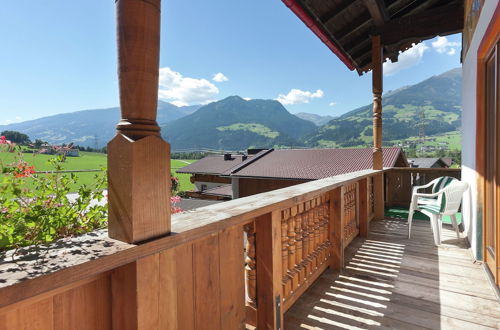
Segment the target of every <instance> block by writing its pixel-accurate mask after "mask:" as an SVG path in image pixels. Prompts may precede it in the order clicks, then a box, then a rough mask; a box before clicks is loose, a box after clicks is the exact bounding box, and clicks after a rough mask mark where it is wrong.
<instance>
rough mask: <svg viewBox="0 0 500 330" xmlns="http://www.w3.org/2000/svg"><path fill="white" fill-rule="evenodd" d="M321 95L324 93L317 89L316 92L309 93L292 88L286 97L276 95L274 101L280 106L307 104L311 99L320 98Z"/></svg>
mask: <svg viewBox="0 0 500 330" xmlns="http://www.w3.org/2000/svg"><path fill="white" fill-rule="evenodd" d="M323 95H324V93H323V91H322V90H321V89H318V90H317V91H316V92H309V91H303V90H300V89H295V88H294V89H292V90H290V92H288V94H287V95H284V94H280V95H278V97H277V98H276V100H277V101H279V102H280V103H281V104H300V103H309V101H310V100H311V99H316V98H322V97H323Z"/></svg>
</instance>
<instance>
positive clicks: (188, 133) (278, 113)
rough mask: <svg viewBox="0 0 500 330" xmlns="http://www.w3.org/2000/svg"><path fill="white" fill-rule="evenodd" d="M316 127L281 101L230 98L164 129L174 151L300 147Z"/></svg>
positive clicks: (203, 108) (171, 123)
mask: <svg viewBox="0 0 500 330" xmlns="http://www.w3.org/2000/svg"><path fill="white" fill-rule="evenodd" d="M315 129H316V126H315V125H314V124H313V123H312V122H309V121H307V120H303V119H300V118H298V117H296V116H294V115H292V114H290V113H289V112H288V111H287V110H286V109H285V108H284V107H283V105H281V103H279V102H278V101H274V100H250V101H246V100H244V99H242V98H241V97H239V96H230V97H227V98H225V99H223V100H221V101H218V102H213V103H210V104H207V105H206V106H204V107H201V108H200V109H198V111H196V112H195V113H193V114H191V115H188V116H185V117H183V118H180V119H178V120H176V121H173V122H170V123H168V124H166V125H165V126H163V127H162V134H163V136H164V137H165V139H166V140H167V141H169V142H170V144H171V145H172V149H173V150H176V149H177V150H178V149H193V148H214V149H233V150H238V149H246V148H248V147H272V146H301V145H302V143H301V142H300V140H301V139H302V138H303V137H304V136H306V135H308V134H311V133H312V132H314V130H315Z"/></svg>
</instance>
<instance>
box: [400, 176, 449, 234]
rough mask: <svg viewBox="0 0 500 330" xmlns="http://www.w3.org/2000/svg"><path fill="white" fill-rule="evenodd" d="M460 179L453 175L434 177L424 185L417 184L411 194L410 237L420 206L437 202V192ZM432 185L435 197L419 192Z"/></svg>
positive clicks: (409, 213)
mask: <svg viewBox="0 0 500 330" xmlns="http://www.w3.org/2000/svg"><path fill="white" fill-rule="evenodd" d="M454 181H458V180H457V179H455V178H453V177H451V176H442V177H440V178H437V179H434V180H432V181H431V182H429V183H428V184H426V185H423V186H415V187H413V191H412V194H411V203H410V209H409V210H408V238H410V234H411V223H412V221H413V214H414V213H415V211H420V208H419V206H422V205H427V204H435V203H436V202H437V198H438V197H437V196H438V195H436V193H438V192H439V191H441V190H442V189H443V188H444V187H446V186H447V185H449V184H450V183H452V182H454ZM429 187H432V189H431V191H432V194H430V195H433V196H434V197H429V194H425V196H426V197H423V196H422V194H419V193H418V191H419V190H421V189H425V188H429Z"/></svg>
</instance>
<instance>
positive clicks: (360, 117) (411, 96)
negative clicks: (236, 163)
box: [305, 68, 462, 147]
mask: <svg viewBox="0 0 500 330" xmlns="http://www.w3.org/2000/svg"><path fill="white" fill-rule="evenodd" d="M461 72H462V71H461V69H459V68H458V69H453V70H451V71H448V72H445V73H443V74H441V75H438V76H433V77H431V78H429V79H427V80H424V81H422V82H420V83H418V84H416V85H412V86H407V87H404V88H400V89H398V90H395V91H391V92H389V93H387V94H386V95H384V96H383V98H382V102H383V114H382V118H383V119H382V121H383V141H384V142H386V143H387V144H391V143H390V141H394V140H401V139H407V138H410V137H412V136H418V135H419V130H420V128H421V127H422V126H423V130H424V132H425V135H426V136H429V135H434V134H439V133H445V132H453V131H456V130H458V129H459V127H460V125H461V111H462V108H461V80H462V75H461ZM371 141H372V105H371V104H369V105H366V106H364V107H361V108H358V109H355V110H353V111H350V112H348V113H346V114H344V115H342V116H340V117H338V118H335V119H333V120H331V121H330V122H328V124H326V125H324V126H322V127H320V128H319V129H318V130H317V131H316V132H315V133H313V134H311V135H309V136H308V137H306V138H305V143H306V144H307V145H309V146H314V147H348V146H359V145H364V144H370V143H371Z"/></svg>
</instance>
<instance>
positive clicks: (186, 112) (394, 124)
mask: <svg viewBox="0 0 500 330" xmlns="http://www.w3.org/2000/svg"><path fill="white" fill-rule="evenodd" d="M461 78H462V77H461V69H454V70H451V71H448V72H445V73H443V74H441V75H438V76H433V77H431V78H429V79H427V80H425V81H422V82H421V83H418V84H416V85H412V86H405V87H402V88H399V89H397V90H394V91H390V92H388V93H386V94H385V95H384V97H383V140H384V143H385V145H393V144H394V143H396V142H397V143H402V142H404V141H403V140H406V142H405V143H403V145H405V144H408V143H407V142H408V141H413V143H415V140H416V139H415V137H417V136H418V135H419V132H420V130H421V128H422V127H423V131H424V133H425V135H426V136H432V135H435V134H440V136H439V137H436V138H435V139H434V138H433V139H430V140H433V141H427V142H426V143H430V144H432V143H434V144H437V143H441V144H447V145H448V147H449V148H450V149H452V148H453V149H456V148H459V144H460V140H459V133H458V129H459V128H460V125H461ZM297 115H300V116H302V117H303V118H304V117H306V118H307V119H308V120H304V119H301V118H299V117H298V116H295V115H292V114H290V113H289V112H288V111H287V110H286V109H285V107H283V105H282V104H281V103H279V102H278V101H274V100H250V101H246V100H244V99H242V98H241V97H239V96H231V97H228V98H225V99H223V100H220V101H217V102H213V103H210V104H207V105H205V106H202V107H200V106H188V107H176V106H175V105H172V104H169V103H166V102H161V101H159V102H158V119H157V121H158V123H159V125H160V126H162V134H163V136H164V137H165V139H166V140H167V141H168V142H170V143H171V145H172V149H173V150H179V149H201V148H212V149H226V150H229V149H231V150H243V149H246V148H249V147H257V148H261V147H279V146H287V147H297V146H304V147H351V146H370V145H371V144H372V105H371V104H369V105H366V106H364V107H361V108H358V109H355V110H353V111H350V112H348V113H346V114H344V115H342V116H340V117H337V118H334V119H332V120H330V121H329V122H328V123H327V124H326V125H324V126H321V127H317V126H316V125H315V124H313V122H312V121H318V120H324V116H323V117H321V116H315V115H314V114H297ZM118 120H119V108H109V109H96V110H84V111H77V112H72V113H64V114H59V115H54V116H49V117H43V118H39V119H35V120H30V121H25V122H22V123H15V124H10V125H3V126H2V125H0V131H5V130H11V131H19V132H22V133H24V134H27V135H28V136H29V137H30V138H31V139H32V140H35V139H41V140H44V141H48V142H49V143H52V144H61V143H70V142H73V143H75V144H78V145H81V146H91V147H94V146H95V145H96V144H97V146H98V147H102V146H104V145H106V143H107V142H108V141H109V140H110V139H111V138H112V137H113V136H114V135H115V125H116V123H117V122H118ZM457 146H458V147H457Z"/></svg>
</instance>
